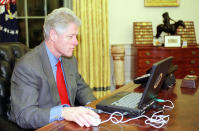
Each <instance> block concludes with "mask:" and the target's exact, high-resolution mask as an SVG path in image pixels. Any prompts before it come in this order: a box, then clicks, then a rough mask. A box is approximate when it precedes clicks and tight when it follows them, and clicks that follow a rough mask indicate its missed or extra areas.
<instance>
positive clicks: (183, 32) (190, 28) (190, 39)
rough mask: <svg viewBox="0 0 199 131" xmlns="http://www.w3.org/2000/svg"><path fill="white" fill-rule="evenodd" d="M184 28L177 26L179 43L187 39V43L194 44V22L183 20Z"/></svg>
mask: <svg viewBox="0 0 199 131" xmlns="http://www.w3.org/2000/svg"><path fill="white" fill-rule="evenodd" d="M184 24H185V26H186V27H185V28H183V27H181V26H180V27H178V29H177V33H176V34H177V35H180V36H181V43H182V42H183V41H187V44H188V45H196V44H197V42H196V35H195V28H194V22H193V21H184Z"/></svg>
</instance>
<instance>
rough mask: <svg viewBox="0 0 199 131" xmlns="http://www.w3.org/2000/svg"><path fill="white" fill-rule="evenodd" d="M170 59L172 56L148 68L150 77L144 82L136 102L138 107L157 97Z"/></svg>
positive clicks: (144, 105) (140, 107)
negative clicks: (140, 96) (143, 87)
mask: <svg viewBox="0 0 199 131" xmlns="http://www.w3.org/2000/svg"><path fill="white" fill-rule="evenodd" d="M172 60H173V57H172V56H170V57H168V58H165V59H163V60H161V61H159V62H157V63H155V64H153V66H152V68H151V70H150V77H149V79H148V81H147V83H146V86H145V89H144V93H143V95H142V98H141V100H140V102H139V104H138V108H139V109H142V108H143V107H146V105H148V104H149V103H150V102H151V101H154V99H155V98H156V97H157V95H158V92H159V91H160V88H161V86H162V83H163V82H164V80H165V76H166V74H167V73H168V69H169V67H170V65H171V62H172Z"/></svg>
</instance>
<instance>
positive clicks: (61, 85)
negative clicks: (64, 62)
mask: <svg viewBox="0 0 199 131" xmlns="http://www.w3.org/2000/svg"><path fill="white" fill-rule="evenodd" d="M56 79H57V88H58V92H59V97H60V100H61V104H69V105H70V102H69V99H68V93H67V90H66V83H65V80H64V75H63V72H62V68H61V62H60V61H58V63H57V74H56Z"/></svg>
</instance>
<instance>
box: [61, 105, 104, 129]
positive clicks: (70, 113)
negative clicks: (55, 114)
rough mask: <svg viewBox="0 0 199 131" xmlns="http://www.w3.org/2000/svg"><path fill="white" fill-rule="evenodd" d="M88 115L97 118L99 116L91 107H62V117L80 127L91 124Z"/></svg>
mask: <svg viewBox="0 0 199 131" xmlns="http://www.w3.org/2000/svg"><path fill="white" fill-rule="evenodd" d="M88 115H90V116H92V117H94V118H96V119H99V118H100V116H99V115H98V114H97V113H95V112H94V111H92V110H91V109H88V108H85V107H81V106H80V107H64V108H63V109H62V115H61V116H62V117H63V118H64V119H65V120H68V121H74V122H76V123H77V124H78V125H80V126H81V127H83V126H86V127H90V126H91V124H92V123H91V121H90V119H89V117H88Z"/></svg>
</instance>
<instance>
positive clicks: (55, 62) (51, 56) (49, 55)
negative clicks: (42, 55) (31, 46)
mask: <svg viewBox="0 0 199 131" xmlns="http://www.w3.org/2000/svg"><path fill="white" fill-rule="evenodd" d="M45 47H46V51H47V54H48V57H49V60H50V64H51V66H56V64H57V62H58V60H60V61H61V57H59V58H58V59H57V58H56V57H55V56H54V55H53V54H52V53H51V52H50V50H49V49H48V47H47V45H46V43H45Z"/></svg>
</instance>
